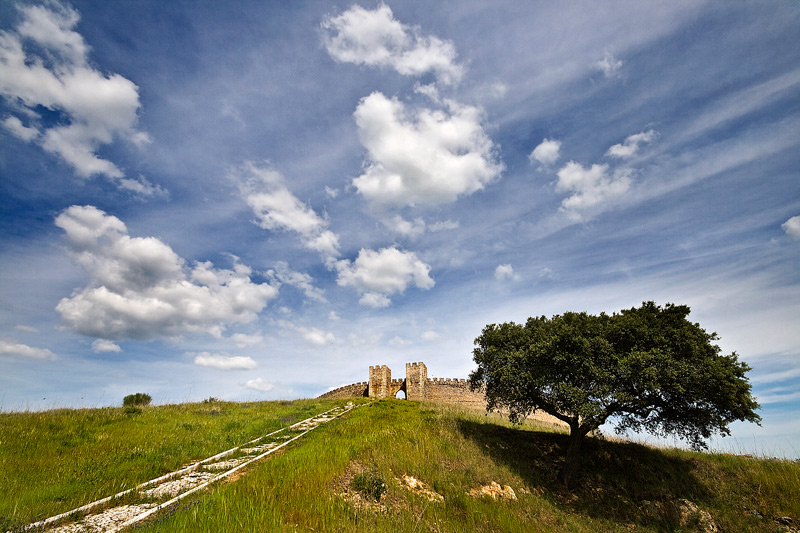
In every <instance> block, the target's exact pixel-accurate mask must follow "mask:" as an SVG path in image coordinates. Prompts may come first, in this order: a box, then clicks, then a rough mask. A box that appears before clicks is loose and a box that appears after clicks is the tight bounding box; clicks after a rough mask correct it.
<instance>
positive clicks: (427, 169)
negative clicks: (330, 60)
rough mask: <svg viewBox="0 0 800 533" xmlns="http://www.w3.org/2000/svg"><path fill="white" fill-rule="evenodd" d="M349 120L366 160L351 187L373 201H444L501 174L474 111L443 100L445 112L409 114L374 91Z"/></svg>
mask: <svg viewBox="0 0 800 533" xmlns="http://www.w3.org/2000/svg"><path fill="white" fill-rule="evenodd" d="M354 117H355V120H356V125H357V126H358V133H359V137H360V139H361V143H362V144H363V145H364V147H365V148H366V149H367V152H368V154H369V157H368V159H367V161H366V162H365V171H364V174H362V175H361V176H359V177H357V178H355V179H354V180H353V185H354V186H355V187H356V189H357V190H358V192H359V193H361V194H362V195H364V197H366V198H367V199H369V200H371V201H373V202H375V203H378V204H390V205H415V204H427V205H438V204H443V203H449V202H453V201H455V200H456V199H458V197H459V196H463V195H468V194H472V193H474V192H475V191H478V190H480V189H482V188H483V187H484V186H486V185H487V184H488V183H490V182H491V181H493V180H494V179H496V178H498V177H499V176H500V173H501V172H502V171H503V166H502V164H500V163H498V162H497V161H496V160H495V148H494V145H493V143H492V141H491V139H489V137H488V136H487V135H486V132H485V131H484V129H483V127H482V125H481V119H482V113H481V112H480V110H479V109H478V108H476V107H472V106H467V105H461V104H458V103H456V102H453V101H448V102H447V109H446V110H434V109H427V108H421V109H416V110H409V109H406V106H405V105H404V104H403V103H402V102H400V101H399V100H398V99H397V98H391V99H390V98H387V97H386V96H384V95H383V94H381V93H380V92H374V93H372V94H370V95H369V96H366V97H364V98H363V99H362V100H361V102H360V103H359V104H358V107H357V108H356V111H355V113H354Z"/></svg>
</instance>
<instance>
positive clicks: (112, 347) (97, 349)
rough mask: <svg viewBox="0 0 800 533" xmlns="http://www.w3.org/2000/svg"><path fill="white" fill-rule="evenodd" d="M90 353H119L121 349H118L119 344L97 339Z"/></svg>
mask: <svg viewBox="0 0 800 533" xmlns="http://www.w3.org/2000/svg"><path fill="white" fill-rule="evenodd" d="M92 351H93V352H94V353H102V352H117V353H118V352H121V351H122V348H120V346H119V344H117V343H116V342H112V341H108V340H106V339H97V340H96V341H94V342H93V343H92Z"/></svg>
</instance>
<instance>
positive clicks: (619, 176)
mask: <svg viewBox="0 0 800 533" xmlns="http://www.w3.org/2000/svg"><path fill="white" fill-rule="evenodd" d="M630 185H631V179H630V170H621V171H618V172H615V173H614V174H613V175H609V172H608V165H592V166H591V168H584V167H583V166H582V165H581V164H580V163H576V162H574V161H570V162H569V163H567V164H566V165H565V166H564V167H563V168H562V169H561V170H559V171H558V180H557V181H556V192H569V193H572V194H571V196H569V197H567V198H565V199H564V200H563V201H562V202H561V209H562V210H563V211H564V212H566V213H567V215H568V216H570V218H573V219H575V220H581V219H582V218H583V215H582V214H581V211H584V210H589V209H591V208H594V207H597V206H599V205H600V204H603V203H605V202H607V201H610V200H612V199H614V198H616V197H618V196H620V195H622V194H623V193H625V192H626V191H627V190H628V189H629V188H630Z"/></svg>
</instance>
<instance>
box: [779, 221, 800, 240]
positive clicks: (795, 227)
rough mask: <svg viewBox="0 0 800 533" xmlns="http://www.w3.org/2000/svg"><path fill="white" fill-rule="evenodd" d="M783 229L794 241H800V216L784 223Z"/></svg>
mask: <svg viewBox="0 0 800 533" xmlns="http://www.w3.org/2000/svg"><path fill="white" fill-rule="evenodd" d="M781 227H782V228H783V231H785V232H786V235H788V236H789V237H792V238H793V239H798V240H800V216H796V217H792V218H790V219H789V220H787V221H786V222H784V223H783V224H782V225H781Z"/></svg>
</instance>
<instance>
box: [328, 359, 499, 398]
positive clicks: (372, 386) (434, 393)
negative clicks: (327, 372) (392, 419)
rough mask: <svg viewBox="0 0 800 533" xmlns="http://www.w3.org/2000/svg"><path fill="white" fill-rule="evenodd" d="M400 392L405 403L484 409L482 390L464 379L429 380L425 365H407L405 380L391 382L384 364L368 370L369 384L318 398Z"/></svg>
mask: <svg viewBox="0 0 800 533" xmlns="http://www.w3.org/2000/svg"><path fill="white" fill-rule="evenodd" d="M400 391H403V392H404V393H405V395H406V398H407V399H408V400H412V401H420V400H426V401H432V402H441V403H451V404H458V405H465V406H468V407H480V408H483V407H486V400H485V398H484V394H483V391H475V392H472V391H471V390H469V383H467V380H465V379H449V378H448V379H444V378H429V377H428V368H427V367H426V366H425V363H422V362H418V363H406V377H405V379H392V371H391V369H390V368H389V367H388V366H386V365H377V366H370V367H369V381H366V382H364V381H362V382H360V383H354V384H352V385H345V386H344V387H339V388H338V389H334V390H331V391H328V392H326V393H325V394H322V395H321V396H319V397H320V398H326V399H344V398H354V397H365V396H368V397H370V398H394V397H395V396H396V395H397V393H398V392H400Z"/></svg>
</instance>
